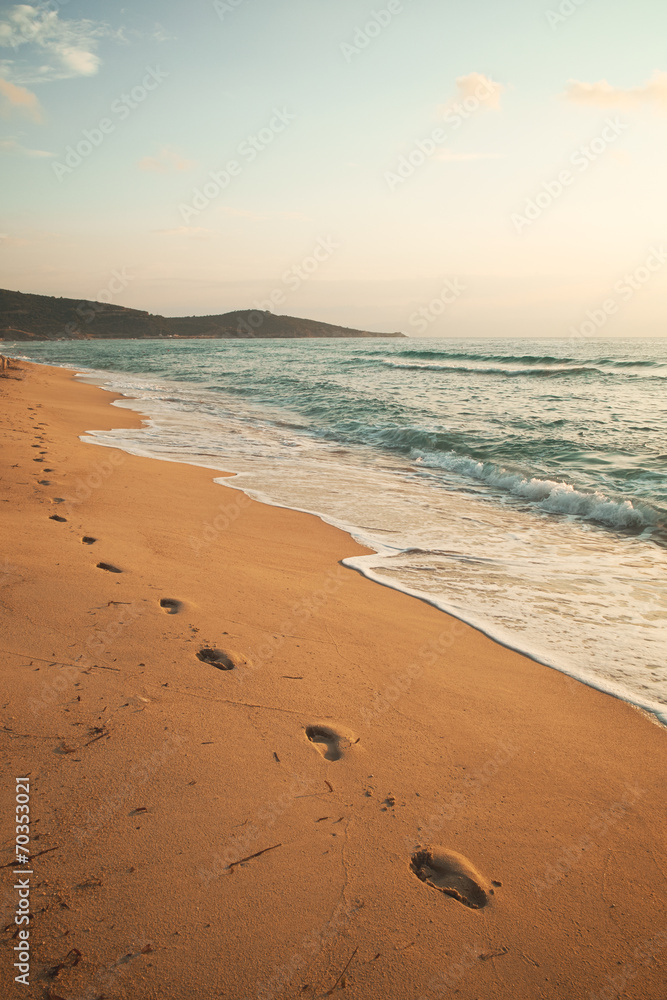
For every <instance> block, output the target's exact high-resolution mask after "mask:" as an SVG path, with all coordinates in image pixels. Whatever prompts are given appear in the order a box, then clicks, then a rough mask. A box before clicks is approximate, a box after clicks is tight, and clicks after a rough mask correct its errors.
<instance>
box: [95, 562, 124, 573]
mask: <svg viewBox="0 0 667 1000" xmlns="http://www.w3.org/2000/svg"><path fill="white" fill-rule="evenodd" d="M97 568H98V569H105V570H106V571H107V573H122V572H123V571H122V569H118V567H117V566H112V565H111V563H105V562H99V563H98V564H97Z"/></svg>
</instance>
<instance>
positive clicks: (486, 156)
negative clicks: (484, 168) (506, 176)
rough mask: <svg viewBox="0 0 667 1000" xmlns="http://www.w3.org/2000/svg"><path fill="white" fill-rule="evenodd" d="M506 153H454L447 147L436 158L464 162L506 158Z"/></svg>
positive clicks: (446, 161)
mask: <svg viewBox="0 0 667 1000" xmlns="http://www.w3.org/2000/svg"><path fill="white" fill-rule="evenodd" d="M504 159H505V154H504V153H453V152H452V151H451V150H449V149H446V150H444V152H442V153H440V154H439V156H436V160H442V161H444V162H445V163H463V162H464V161H467V160H504Z"/></svg>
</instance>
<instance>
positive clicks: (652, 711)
mask: <svg viewBox="0 0 667 1000" xmlns="http://www.w3.org/2000/svg"><path fill="white" fill-rule="evenodd" d="M66 370H69V371H73V372H74V373H75V376H76V377H78V378H82V379H87V380H88V381H87V382H86V384H88V385H96V386H97V387H98V388H101V389H103V391H105V392H111V393H112V394H113V395H114V396H116V399H114V400H113V402H114V403H117V402H118V401H124V402H125V403H126V407H121V408H122V409H125V408H127V409H128V410H130V411H131V412H133V413H137V414H139V415H140V416H145V415H144V413H143V410H142V407H141V402H142V401H141V400H140V399H138V398H137V397H136V396H133V395H132V394H131V393H128V394H125V393H122V392H120V390H118V392H116V390H112V389H107V388H106V387H105V386H102V385H100V384H99V382H98V381H97V379H96V376H95V373H94V372H91V371H83V370H78V369H76V370H75V369H66ZM146 419H147V420H148V421H150V420H152V419H153V418H152V417H150V416H149V417H146ZM89 443H92V444H97V445H98V446H99V447H112V448H113V447H114V445H113V444H112V445H107V444H106V443H105V442H101V441H97V440H96V439H95V437H94V436H93V437H91V438H90V439H89ZM128 454H133V452H132V451H131V450H130V451H128ZM140 457H145V458H155V459H157V460H160V461H178V462H180V463H182V464H186V465H192V466H193V467H196V468H206V469H216V470H217V471H218V477H217V478H214V482H217V481H218V478H219V479H220V480H224V483H221V485H225V486H227V487H228V488H230V489H235V490H239V491H241V492H243V493H245V494H246V495H247V496H250V497H251V499H253V500H256V501H257V502H258V503H262V504H265V505H267V506H271V507H278V508H282V509H285V510H292V511H295V512H296V513H301V514H306V515H309V516H312V517H317V518H319V519H320V520H321V521H322V522H323V523H324V524H327V525H330V526H331V527H334V528H336V529H338V530H339V531H342V532H344V533H345V534H346V535H349V536H350V538H351V539H352V540H353V541H354V542H356V543H357V544H358V545H361V546H362V547H363V548H365V549H366V550H368V553H369V554H365V555H357V556H350V557H348V558H343V559H342V560H341V562H342V565H344V566H346V567H348V568H351V569H353V570H354V571H355V572H358V573H360V574H361V575H362V576H363V577H365V578H366V579H367V580H370V581H372V582H374V583H377V584H378V585H379V586H382V587H388V588H389V589H390V590H396V591H398V592H399V593H402V594H405V595H406V596H408V597H412V598H414V599H416V600H418V601H423V602H424V603H425V604H428V605H430V606H431V607H433V608H435V609H436V610H438V611H441V612H443V613H444V614H446V615H448V616H449V617H452V618H455V619H456V620H458V621H460V622H462V623H463V624H465V625H468V626H470V627H471V628H473V629H475V631H477V632H479V633H481V634H482V635H483V636H485V637H487V638H488V639H491V640H492V641H493V642H495V643H497V644H498V645H499V646H502V647H504V648H505V649H508V650H510V651H512V652H515V653H518V654H519V655H520V656H525V657H527V658H528V659H530V660H532V661H533V662H535V663H538V664H540V665H541V666H544V667H547V668H548V669H550V670H556V671H558V672H559V673H562V674H565V675H566V676H567V677H570V678H571V679H572V680H574V681H577V682H579V683H580V684H584V685H585V686H586V687H590V688H593V690H595V691H600V692H602V693H603V694H606V695H608V696H609V697H611V698H617V699H619V700H620V701H624V702H626V703H627V704H628V705H630V706H631V707H632V708H634V709H636V710H637V711H639V712H640V713H644V715H645V716H646V717H647V718H648V719H649V721H651V722H653V723H654V724H655V725H658V726H661V727H665V728H667V709H665V708H664V707H660V703H659V702H657V701H655V700H654V701H651V700H650V699H648V698H647V699H644V700H643V701H642V700H640V699H639V698H638V696H637V695H636V694H633V692H632V691H631V690H630V689H628V688H624V687H623V685H622V684H619V683H617V682H615V681H613V680H609V679H605V678H601V677H596V676H594V675H592V674H586V673H585V672H583V671H582V670H581V669H579V670H578V669H577V667H576V666H575V665H573V664H571V663H569V662H568V660H567V658H564V657H559V656H558V654H557V653H556V652H555V651H554V652H550V651H548V650H546V649H540V648H539V647H538V648H534V647H533V646H531V644H530V643H526V645H520V644H519V643H518V637H517V636H516V635H514V634H513V633H511V632H509V631H508V630H506V629H504V628H502V627H498V626H496V625H495V624H494V623H493V622H492V621H490V620H487V619H484V618H483V617H480V616H479V615H477V614H475V613H470V614H468V615H467V616H466V615H464V614H463V613H462V612H461V610H460V609H458V608H456V607H454V606H452V605H451V604H448V603H447V602H446V601H445V600H443V599H440V598H438V597H431V596H429V595H428V593H426V592H424V591H420V590H415V589H411V588H409V587H407V586H405V585H403V584H400V583H397V582H391V580H390V579H389V578H388V577H383V576H381V575H380V574H378V573H377V572H376V571H375V569H374V567H373V566H372V565H370V561H371V560H373V559H374V555H379V556H383V555H387V554H394V552H395V550H394V548H393V547H391V546H390V547H387V546H386V545H385V546H383V544H382V542H381V541H380V540H379V539H376V538H373V537H371V536H368V535H366V536H365V535H364V534H363V529H358V528H357V527H356V526H355V525H353V524H351V523H349V522H346V521H344V520H340V519H337V518H335V517H333V516H329V515H327V514H325V513H322V512H321V511H318V510H314V509H309V508H306V507H298V506H296V505H294V504H290V503H281V502H280V501H278V500H274V499H272V498H271V497H270V496H268V495H267V494H265V493H263V492H262V491H261V490H257V489H253V488H252V487H249V486H244V485H243V484H241V485H238V486H236V485H234V484H233V480H234V479H235V478H236V477H237V476H240V477H243V476H244V475H245V473H243V472H241V471H239V470H235V469H233V468H229V469H226V470H224V471H221V470H218V467H217V466H211V465H205V464H203V463H198V462H188V461H187V460H185V459H176V458H171V459H168V458H163V457H162V456H158V455H151V454H150V452H145V453H143V454H142V455H140ZM231 464H233V463H231Z"/></svg>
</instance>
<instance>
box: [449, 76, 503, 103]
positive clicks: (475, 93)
mask: <svg viewBox="0 0 667 1000" xmlns="http://www.w3.org/2000/svg"><path fill="white" fill-rule="evenodd" d="M504 90H505V87H504V85H503V84H502V83H496V82H495V81H494V80H492V79H491V78H490V77H488V76H485V75H484V73H468V75H467V76H458V77H457V78H456V97H455V98H454V99H453V100H452V101H449V102H448V103H447V104H446V105H445V106H444V108H443V109H442V110H443V111H449V110H452V109H455V107H456V105H457V104H459V103H463V102H465V101H466V100H467V101H471V100H474V101H476V102H477V107H478V108H479V109H480V110H482V109H486V110H487V111H499V110H500V97H501V94H502V92H503V91H504Z"/></svg>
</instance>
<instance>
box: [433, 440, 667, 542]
mask: <svg viewBox="0 0 667 1000" xmlns="http://www.w3.org/2000/svg"><path fill="white" fill-rule="evenodd" d="M416 457H418V458H419V459H421V460H422V461H423V463H424V464H425V465H428V466H430V467H436V468H443V469H446V470H447V471H448V472H456V473H458V474H459V475H462V476H467V477H468V478H470V479H475V480H477V481H479V482H483V483H485V484H486V485H487V486H490V487H492V488H495V489H498V490H503V491H505V492H507V493H510V494H511V495H512V496H515V497H519V498H521V499H523V500H527V501H529V502H531V503H532V504H533V505H534V506H535V507H537V508H539V509H540V510H543V511H544V512H545V513H548V514H567V515H571V516H575V517H579V518H582V519H584V520H586V521H593V522H595V523H596V524H602V525H605V526H606V527H608V528H614V529H617V530H623V531H637V532H640V531H644V530H645V529H646V528H655V527H657V525H658V524H659V523H660V518H659V515H658V512H657V511H656V510H654V509H653V508H652V507H649V506H648V505H646V504H639V503H637V502H636V501H635V502H634V503H633V502H632V501H630V500H614V499H613V498H610V497H607V496H605V495H604V494H603V493H601V492H599V491H595V492H593V493H586V492H583V491H581V490H578V489H576V488H575V487H574V486H572V485H571V484H570V483H566V482H564V481H562V480H554V479H539V478H537V477H533V478H532V479H528V478H527V477H526V476H524V475H522V474H521V473H520V472H511V471H509V470H507V469H503V468H502V467H500V466H497V465H495V464H494V463H493V462H478V461H476V460H475V459H474V458H469V457H467V456H465V455H457V454H456V452H447V453H445V454H444V455H442V454H441V455H436V454H433V453H422V454H421V455H419V456H416Z"/></svg>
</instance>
